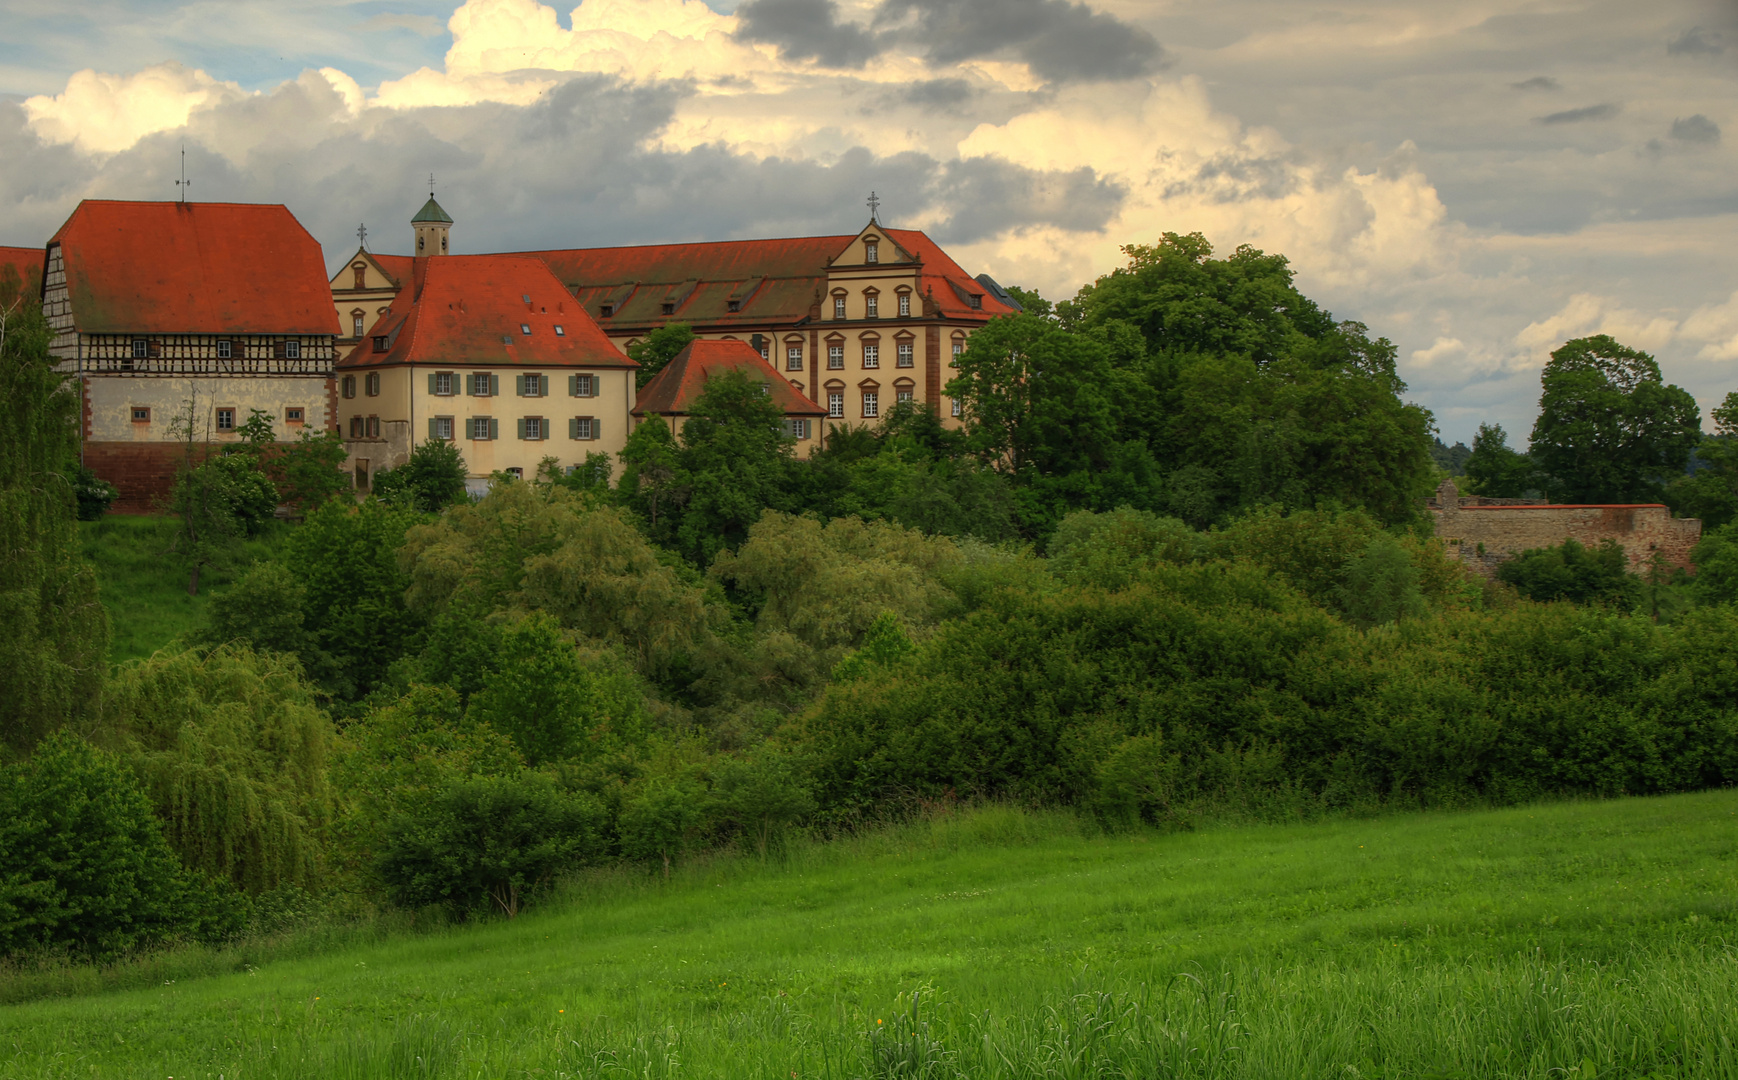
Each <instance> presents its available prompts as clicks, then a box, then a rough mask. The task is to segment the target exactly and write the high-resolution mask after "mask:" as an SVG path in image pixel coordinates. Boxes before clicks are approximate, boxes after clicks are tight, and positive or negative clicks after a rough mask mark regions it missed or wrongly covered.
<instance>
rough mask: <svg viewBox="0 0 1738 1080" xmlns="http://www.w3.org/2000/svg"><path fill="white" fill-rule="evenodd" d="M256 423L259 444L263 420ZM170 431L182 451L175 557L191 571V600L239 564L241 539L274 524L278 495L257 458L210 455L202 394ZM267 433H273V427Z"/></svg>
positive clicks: (174, 492)
mask: <svg viewBox="0 0 1738 1080" xmlns="http://www.w3.org/2000/svg"><path fill="white" fill-rule="evenodd" d="M253 419H254V421H256V423H255V425H254V429H253V434H254V437H255V440H256V442H257V439H258V432H259V425H258V423H257V421H258V420H259V417H258V416H255V417H254V418H253ZM169 430H170V433H171V434H172V435H173V436H174V437H175V438H177V439H179V440H180V441H181V443H182V447H183V452H182V460H181V463H180V465H179V467H178V470H177V472H176V475H175V481H174V485H173V486H172V487H171V488H170V493H169V497H168V499H167V500H165V503H164V508H165V509H167V510H168V511H169V512H170V513H172V514H173V515H174V516H175V519H176V530H175V534H174V538H173V540H172V542H171V544H170V552H171V553H172V554H174V555H176V556H178V557H179V559H180V561H181V563H182V565H183V566H185V567H186V569H187V575H188V576H187V594H188V595H189V596H196V595H198V593H199V578H200V575H201V573H202V572H203V571H204V570H205V569H206V568H207V567H209V566H213V565H223V564H225V563H227V562H228V561H229V560H230V559H232V558H234V556H235V554H236V551H237V549H238V546H239V544H240V541H241V539H242V537H244V536H247V535H250V534H252V533H257V532H258V531H260V530H261V529H263V528H264V527H265V523H266V522H267V521H269V520H271V517H272V514H273V513H274V512H275V511H276V510H277V505H278V493H277V489H276V488H275V487H273V486H272V482H271V481H270V480H269V479H267V478H266V476H265V474H264V473H263V472H261V471H260V468H259V462H258V460H257V456H256V454H254V453H247V452H244V453H240V454H220V455H215V456H214V455H212V454H211V452H210V450H211V447H210V435H211V433H210V431H209V429H208V427H207V424H206V422H205V421H204V420H203V419H202V417H201V414H200V408H199V395H198V393H197V392H195V393H194V394H193V395H192V396H190V397H189V398H188V399H187V401H186V402H185V404H184V405H183V406H182V407H181V408H180V409H179V410H178V411H177V412H176V414H175V415H174V417H173V418H172V419H171V420H170V423H169ZM266 430H267V432H268V433H269V430H270V428H269V423H268V425H267V428H266ZM244 445H245V444H244Z"/></svg>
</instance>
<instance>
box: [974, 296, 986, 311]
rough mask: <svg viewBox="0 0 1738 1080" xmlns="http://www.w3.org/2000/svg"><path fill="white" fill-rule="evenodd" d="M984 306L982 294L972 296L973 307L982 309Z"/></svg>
mask: <svg viewBox="0 0 1738 1080" xmlns="http://www.w3.org/2000/svg"><path fill="white" fill-rule="evenodd" d="M983 306H984V296H983V294H982V293H973V294H972V307H974V308H981V307H983Z"/></svg>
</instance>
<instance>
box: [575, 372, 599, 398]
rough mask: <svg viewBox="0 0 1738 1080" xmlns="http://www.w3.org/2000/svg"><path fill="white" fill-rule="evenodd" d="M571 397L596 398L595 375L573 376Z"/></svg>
mask: <svg viewBox="0 0 1738 1080" xmlns="http://www.w3.org/2000/svg"><path fill="white" fill-rule="evenodd" d="M573 396H574V397H596V396H597V376H595V375H575V376H574V377H573Z"/></svg>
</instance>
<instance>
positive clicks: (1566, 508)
mask: <svg viewBox="0 0 1738 1080" xmlns="http://www.w3.org/2000/svg"><path fill="white" fill-rule="evenodd" d="M1429 507H1430V511H1431V516H1432V517H1434V518H1435V519H1436V535H1437V537H1438V538H1439V539H1440V540H1442V542H1443V544H1444V547H1445V550H1446V551H1447V552H1448V554H1449V556H1450V557H1456V558H1459V559H1460V560H1461V562H1463V563H1465V564H1466V565H1467V566H1469V567H1471V568H1472V569H1474V570H1477V571H1478V572H1480V573H1482V574H1485V575H1487V576H1488V575H1490V574H1493V573H1495V571H1496V568H1497V567H1498V566H1499V565H1501V564H1502V563H1504V562H1507V561H1508V560H1509V559H1511V558H1514V557H1515V556H1516V555H1519V554H1520V553H1521V552H1523V551H1526V550H1528V549H1531V548H1543V547H1552V546H1555V545H1557V544H1561V543H1562V542H1563V541H1564V540H1567V539H1570V538H1573V539H1575V540H1576V541H1578V542H1580V543H1582V544H1585V545H1587V546H1588V547H1594V546H1597V545H1598V544H1600V543H1602V542H1604V541H1605V540H1607V539H1611V540H1616V541H1617V542H1618V543H1619V544H1622V545H1623V550H1624V552H1625V553H1626V554H1628V556H1629V566H1630V570H1631V571H1633V572H1635V573H1640V572H1642V571H1643V570H1644V569H1645V568H1646V566H1647V563H1648V561H1649V560H1650V559H1652V558H1653V557H1654V555H1655V553H1661V554H1664V555H1665V557H1666V558H1667V559H1668V560H1670V561H1671V563H1672V564H1673V565H1675V566H1681V567H1683V568H1685V569H1692V566H1691V563H1690V551H1691V549H1693V548H1694V547H1695V546H1696V542H1697V541H1698V540H1700V539H1701V538H1702V523H1701V522H1700V521H1699V520H1697V519H1696V518H1674V517H1672V512H1671V509H1670V508H1668V507H1666V506H1664V505H1661V504H1659V503H1638V504H1633V505H1617V506H1575V505H1556V504H1548V503H1529V502H1526V501H1524V500H1521V499H1480V498H1462V497H1461V496H1460V494H1459V492H1458V491H1457V489H1456V488H1455V486H1454V483H1453V482H1452V481H1447V480H1445V481H1443V484H1442V487H1440V488H1438V489H1437V493H1436V498H1435V499H1432V500H1431V501H1430V503H1429Z"/></svg>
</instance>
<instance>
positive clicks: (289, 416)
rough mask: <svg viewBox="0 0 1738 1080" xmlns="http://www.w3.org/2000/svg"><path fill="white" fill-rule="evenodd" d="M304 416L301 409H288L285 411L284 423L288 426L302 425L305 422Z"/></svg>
mask: <svg viewBox="0 0 1738 1080" xmlns="http://www.w3.org/2000/svg"><path fill="white" fill-rule="evenodd" d="M303 415H304V414H303V412H302V410H300V409H297V408H294V407H291V408H287V409H285V410H284V423H286V424H300V423H302V422H303V420H302V417H303Z"/></svg>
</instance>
